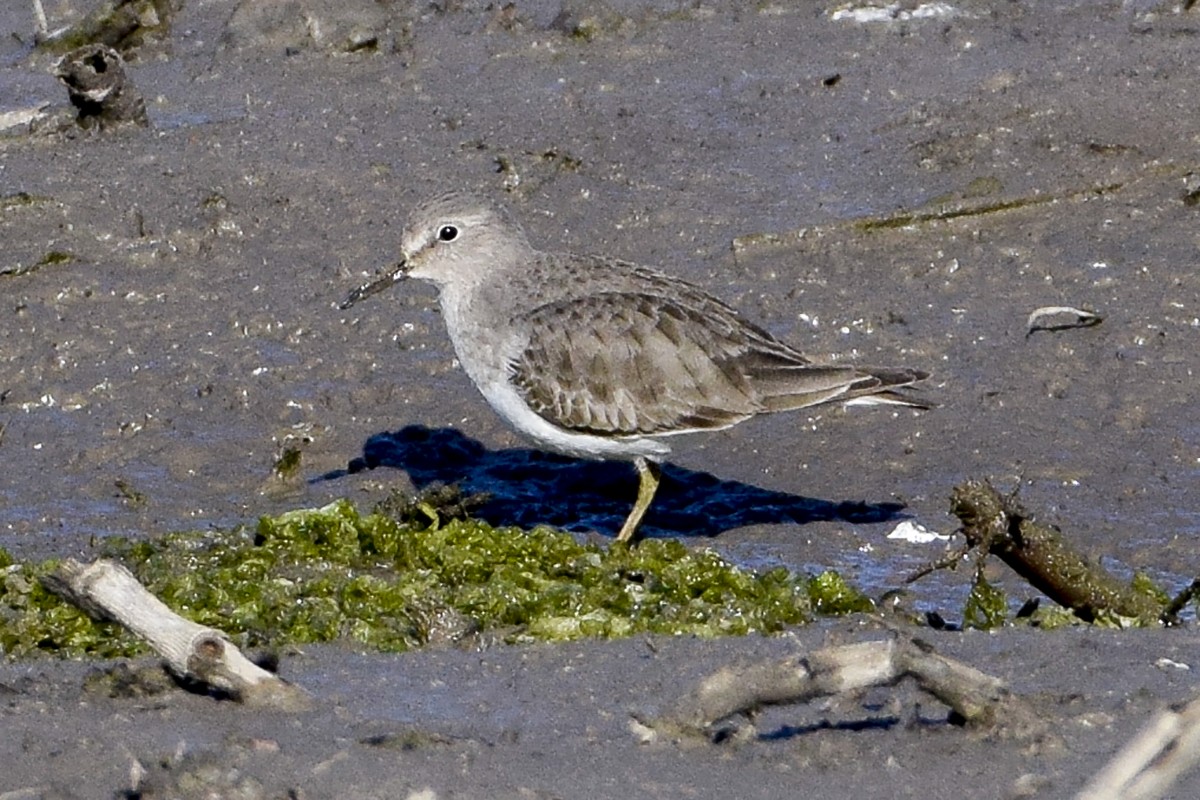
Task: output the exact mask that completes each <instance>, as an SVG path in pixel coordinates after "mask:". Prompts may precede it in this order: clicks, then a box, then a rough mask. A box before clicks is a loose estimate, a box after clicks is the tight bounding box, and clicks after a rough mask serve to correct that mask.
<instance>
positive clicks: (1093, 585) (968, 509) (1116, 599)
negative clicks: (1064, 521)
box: [950, 481, 1166, 624]
mask: <svg viewBox="0 0 1200 800" xmlns="http://www.w3.org/2000/svg"><path fill="white" fill-rule="evenodd" d="M950 511H951V512H952V513H953V514H954V515H955V516H956V517H958V518H959V520H960V521H961V522H962V525H963V528H962V531H963V535H964V536H965V537H966V539H967V543H968V544H969V545H971V546H972V547H975V548H978V549H980V550H984V551H986V552H989V553H991V554H993V555H995V556H997V557H999V558H1000V560H1002V561H1003V562H1004V563H1005V564H1008V566H1009V567H1011V568H1012V569H1013V570H1014V571H1015V572H1016V573H1017V574H1018V575H1020V576H1021V577H1023V578H1024V579H1025V580H1027V581H1029V583H1030V584H1032V585H1033V587H1034V588H1035V589H1037V590H1038V591H1040V592H1042V593H1044V594H1045V595H1046V596H1047V597H1049V598H1050V599H1051V600H1053V601H1054V602H1056V603H1058V604H1059V605H1061V606H1063V607H1065V608H1069V609H1071V610H1072V611H1074V612H1075V614H1076V615H1077V616H1078V617H1079V618H1080V619H1083V620H1086V621H1088V622H1091V621H1092V620H1094V619H1095V618H1096V616H1097V615H1098V614H1100V613H1101V612H1109V613H1112V614H1117V615H1119V616H1122V617H1134V618H1136V619H1138V620H1140V621H1141V622H1142V623H1143V624H1149V623H1152V622H1154V621H1156V620H1158V619H1159V617H1160V616H1161V615H1162V614H1163V612H1164V611H1165V610H1166V608H1165V606H1163V605H1162V604H1160V603H1159V602H1158V601H1157V600H1155V599H1154V598H1153V597H1150V596H1148V595H1145V594H1141V593H1140V592H1136V591H1134V590H1133V589H1132V588H1131V587H1130V586H1129V585H1127V584H1125V583H1123V582H1121V581H1120V580H1118V579H1117V578H1116V577H1114V576H1113V575H1112V574H1111V573H1109V572H1108V571H1107V570H1105V569H1104V568H1103V567H1101V566H1100V565H1099V564H1096V563H1093V562H1092V561H1090V560H1088V559H1087V558H1085V557H1084V556H1083V555H1082V554H1080V553H1079V552H1078V551H1076V550H1075V549H1074V548H1072V547H1071V546H1070V545H1069V544H1068V543H1067V542H1066V540H1065V539H1064V538H1063V536H1062V534H1061V533H1059V531H1057V530H1056V529H1054V528H1052V527H1050V526H1049V525H1042V524H1041V523H1039V522H1037V521H1035V520H1034V519H1033V516H1032V515H1031V514H1029V513H1028V512H1027V511H1025V509H1023V508H1022V507H1021V506H1020V505H1019V504H1018V503H1017V501H1016V500H1015V499H1014V498H1013V497H1011V496H1002V495H1001V494H1000V493H999V492H997V491H996V490H995V489H994V488H993V487H992V486H991V484H988V483H986V482H982V481H967V482H966V483H963V484H961V485H959V486H956V487H954V492H953V493H952V495H951V497H950Z"/></svg>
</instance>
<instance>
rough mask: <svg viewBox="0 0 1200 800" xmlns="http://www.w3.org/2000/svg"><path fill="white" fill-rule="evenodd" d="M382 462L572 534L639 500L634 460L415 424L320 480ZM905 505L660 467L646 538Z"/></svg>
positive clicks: (504, 516) (379, 438) (848, 517)
mask: <svg viewBox="0 0 1200 800" xmlns="http://www.w3.org/2000/svg"><path fill="white" fill-rule="evenodd" d="M377 467H392V468H395V469H400V470H403V471H404V472H406V473H407V474H408V476H409V478H410V479H411V480H412V482H413V485H414V486H415V487H416V488H417V489H418V490H421V489H424V488H426V487H428V486H431V485H436V484H457V485H458V486H459V488H460V490H461V491H462V492H463V494H465V495H471V494H483V495H486V496H487V500H486V502H484V503H483V504H482V505H481V506H479V507H478V508H476V509H473V510H472V514H473V515H474V516H476V517H478V518H479V519H482V520H484V521H486V522H488V523H489V524H491V525H496V526H503V525H516V526H518V527H522V528H531V527H533V526H535V525H539V524H541V525H552V526H554V527H556V528H560V529H562V530H567V531H573V532H580V533H582V532H587V531H600V532H608V533H611V534H613V535H615V533H616V531H617V530H618V529H619V528H620V527H621V523H622V522H624V520H625V517H626V516H627V515H628V514H629V511H630V509H631V508H632V507H633V501H634V499H635V498H636V497H637V489H638V479H637V474H636V472H635V471H634V469H633V465H632V464H629V463H625V462H620V461H587V460H583V459H576V458H567V457H564V456H559V455H555V454H552V453H546V452H542V451H540V450H532V449H525V448H513V449H509V450H489V449H488V448H486V447H485V446H484V445H482V444H481V443H479V442H477V441H475V440H474V439H470V438H468V437H467V436H464V435H463V434H462V433H461V432H459V431H457V430H454V429H453V428H438V429H432V428H427V427H425V426H423V425H409V426H408V427H405V428H402V429H401V430H398V431H394V432H384V433H377V434H375V435H373V436H371V437H370V438H369V439H367V441H366V443H365V444H364V445H363V453H362V456H361V457H359V458H356V459H354V460H353V461H351V462H350V464H349V466H348V467H347V469H346V470H337V471H335V472H331V473H328V474H326V475H322V476H320V477H319V478H316V479H314V482H317V481H325V480H331V479H336V478H339V477H342V476H344V475H346V474H348V473H354V472H361V471H363V470H366V469H374V468H377ZM903 508H904V505H903V504H901V503H867V502H863V501H850V500H846V501H840V502H836V501H831V500H820V499H816V498H811V497H804V496H801V495H795V494H788V493H786V492H776V491H772V490H770V489H762V488H760V487H757V486H751V485H749V484H745V483H738V482H737V481H724V480H720V479H719V478H716V477H715V476H713V475H710V474H708V473H706V472H696V471H693V470H689V469H684V468H682V467H677V466H674V465H671V464H664V465H663V471H662V483H661V484H660V486H659V489H658V494H657V495H656V496H655V498H654V502H653V503H652V504H651V505H650V510H649V512H648V513H647V514H646V517H645V519H644V520H643V522H642V525H641V527H640V528H639V532H640V534H641V535H642V536H715V535H717V534H719V533H721V532H722V531H726V530H730V529H732V528H740V527H743V526H746V525H756V524H773V523H788V522H791V523H806V522H816V521H822V520H840V521H844V522H851V523H867V522H886V521H887V520H891V519H895V518H897V517H899V516H902V514H901V510H902V509H903Z"/></svg>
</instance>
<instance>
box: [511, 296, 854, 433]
mask: <svg viewBox="0 0 1200 800" xmlns="http://www.w3.org/2000/svg"><path fill="white" fill-rule="evenodd" d="M689 299H693V300H694V299H696V298H689ZM700 299H702V300H707V299H708V298H707V297H706V296H703V297H702V298H700ZM695 305H697V304H696V303H688V304H684V303H679V302H674V301H672V300H669V299H667V298H664V297H662V296H647V295H641V294H628V293H611V294H602V295H592V296H590V297H588V298H586V299H584V300H562V301H558V302H555V303H550V304H547V305H544V306H542V307H540V308H538V309H536V310H534V311H532V312H530V313H529V314H527V315H526V316H525V317H524V319H522V320H521V323H522V325H527V326H529V328H530V329H531V330H532V332H533V333H532V335H531V337H530V341H529V345H528V346H527V348H526V349H525V351H524V352H523V353H522V354H521V356H520V357H519V358H518V359H517V360H516V361H515V363H514V364H513V365H512V370H513V382H514V384H515V385H516V386H517V388H518V390H519V391H520V392H521V394H522V396H523V397H524V399H525V401H526V402H527V403H529V405H530V407H531V408H533V410H534V411H535V412H537V413H538V414H539V415H541V416H542V417H544V418H545V419H547V420H548V421H550V422H552V423H554V424H556V425H560V426H562V427H565V428H569V429H571V430H576V431H582V432H589V433H600V434H616V435H638V434H641V435H650V434H656V433H668V432H678V431H683V430H705V429H715V428H725V427H728V426H730V425H733V424H735V423H737V422H740V421H742V420H744V419H746V418H748V417H751V416H753V415H755V414H759V413H762V412H764V411H773V410H780V409H783V408H800V407H802V406H806V405H814V404H816V403H820V402H824V401H827V400H831V399H835V398H837V397H838V396H840V395H843V394H844V393H845V392H846V391H847V389H848V388H850V387H851V386H852V385H854V383H855V382H856V379H861V378H863V377H866V376H863V375H862V374H861V373H859V372H858V371H857V370H855V369H853V368H851V367H819V366H814V365H812V364H810V363H809V362H808V361H807V360H806V359H804V357H803V356H801V355H800V354H799V353H797V352H795V351H794V350H792V349H791V348H789V347H788V346H787V345H784V344H782V343H781V342H779V341H777V340H775V339H773V338H772V337H771V336H770V335H769V334H767V333H766V332H765V331H762V330H761V329H759V328H756V327H754V326H753V325H750V324H749V323H746V322H745V321H744V320H742V319H741V318H740V317H738V316H737V314H736V313H735V312H734V311H733V310H732V309H730V308H729V307H728V306H725V305H724V304H721V303H717V302H715V301H714V302H713V303H711V304H704V306H703V307H701V308H696V307H694V306H695ZM785 398H786V399H785Z"/></svg>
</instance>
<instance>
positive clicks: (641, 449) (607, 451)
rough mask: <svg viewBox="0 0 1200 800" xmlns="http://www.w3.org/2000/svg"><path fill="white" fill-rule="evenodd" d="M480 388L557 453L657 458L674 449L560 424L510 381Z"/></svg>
mask: <svg viewBox="0 0 1200 800" xmlns="http://www.w3.org/2000/svg"><path fill="white" fill-rule="evenodd" d="M479 390H480V391H481V392H482V393H483V396H484V398H485V399H486V400H487V401H488V405H490V406H491V407H492V409H493V410H494V411H495V412H496V413H497V414H499V415H500V416H501V417H502V418H503V419H504V420H505V421H506V422H507V423H508V424H509V425H512V426H513V428H515V429H516V430H517V431H518V432H520V433H522V434H524V435H526V436H528V437H529V438H530V439H532V440H533V441H535V442H537V443H538V444H539V445H541V446H542V447H544V448H545V449H547V450H552V451H554V452H556V453H562V454H563V455H568V456H575V457H577V458H602V459H608V458H612V459H624V460H630V461H631V460H633V459H634V458H637V457H639V456H644V457H647V458H651V459H654V458H656V457H661V456H665V455H666V454H667V453H669V452H671V448H670V447H669V446H667V445H666V444H664V443H663V442H660V441H658V440H656V439H651V438H649V437H645V436H620V437H617V436H613V437H608V436H596V435H593V434H589V433H578V432H576V431H569V430H565V429H563V428H559V427H557V426H555V425H552V424H551V423H550V422H548V421H547V420H545V419H544V418H542V417H541V416H539V415H538V414H537V413H536V412H534V411H533V409H531V408H530V407H529V406H528V405H527V404H526V403H525V401H524V399H522V397H521V395H520V394H519V393H518V392H517V390H516V389H514V388H513V386H512V385H511V384H509V383H507V382H498V381H493V382H491V383H488V384H487V385H480V386H479Z"/></svg>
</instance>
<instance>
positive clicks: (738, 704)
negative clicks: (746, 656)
mask: <svg viewBox="0 0 1200 800" xmlns="http://www.w3.org/2000/svg"><path fill="white" fill-rule="evenodd" d="M904 678H911V679H913V680H915V681H916V682H917V685H918V686H920V687H921V689H922V690H924V691H925V692H928V693H929V694H931V695H933V696H934V697H936V698H937V699H938V700H940V701H942V702H943V703H945V704H946V705H947V706H949V707H950V709H951V710H952V711H953V712H954V713H955V714H956V715H957V717H958V718H959V719H961V720H962V721H963V722H964V723H965V724H966V725H968V726H971V727H974V728H976V729H979V730H982V731H985V732H988V733H998V732H1005V733H1010V734H1012V735H1015V736H1019V737H1023V738H1028V737H1036V736H1041V735H1043V734H1044V733H1045V731H1046V725H1045V724H1044V723H1043V722H1042V721H1041V720H1040V719H1039V718H1038V716H1037V714H1036V712H1035V711H1034V710H1033V708H1032V707H1031V706H1029V705H1028V704H1027V703H1026V702H1025V701H1024V700H1022V699H1021V698H1019V697H1017V696H1016V695H1014V694H1012V693H1011V692H1010V691H1009V690H1008V688H1007V687H1006V686H1005V684H1004V683H1003V682H1002V681H1001V680H999V679H998V678H994V677H992V676H990V675H986V674H984V673H982V672H980V671H979V670H977V669H975V668H974V667H971V666H968V665H967V664H964V663H962V662H960V661H955V660H954V659H951V658H947V657H946V656H942V655H939V654H937V653H935V652H933V650H932V648H929V647H928V646H926V645H923V644H921V643H919V642H916V641H913V640H907V639H901V638H894V639H888V640H883V641H873V642H862V643H860V644H851V645H841V646H837V647H828V648H824V649H821V650H817V651H815V652H813V653H811V654H809V655H807V656H804V655H798V656H793V657H790V658H787V659H783V660H781V661H766V662H758V663H753V664H746V665H737V666H728V667H724V668H722V669H721V670H719V671H717V672H715V673H714V674H712V675H710V676H708V677H707V678H705V679H703V680H702V681H700V682H699V683H698V684H697V685H696V686H695V687H693V688H692V689H691V690H690V691H689V692H687V693H686V694H685V695H683V697H681V698H680V699H679V700H678V701H677V702H676V703H675V705H674V708H673V709H672V710H671V711H668V712H667V713H666V714H664V715H663V716H662V717H660V718H658V719H656V720H652V721H647V722H646V723H644V724H645V725H646V726H647V727H649V728H650V729H652V730H654V731H655V732H657V733H661V734H667V735H672V736H679V735H684V736H687V735H692V736H694V735H703V736H708V735H709V734H710V733H711V731H712V730H713V727H714V726H715V725H716V724H717V723H719V722H721V721H722V720H724V719H726V718H728V717H731V716H733V715H736V714H750V713H753V712H754V711H756V710H757V709H759V708H760V707H762V706H767V705H779V704H784V703H801V702H806V701H808V700H812V699H814V698H817V697H823V696H827V695H835V694H844V693H848V692H854V691H857V690H860V689H864V688H867V687H870V686H891V685H894V684H895V683H897V682H898V681H900V680H902V679H904Z"/></svg>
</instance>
